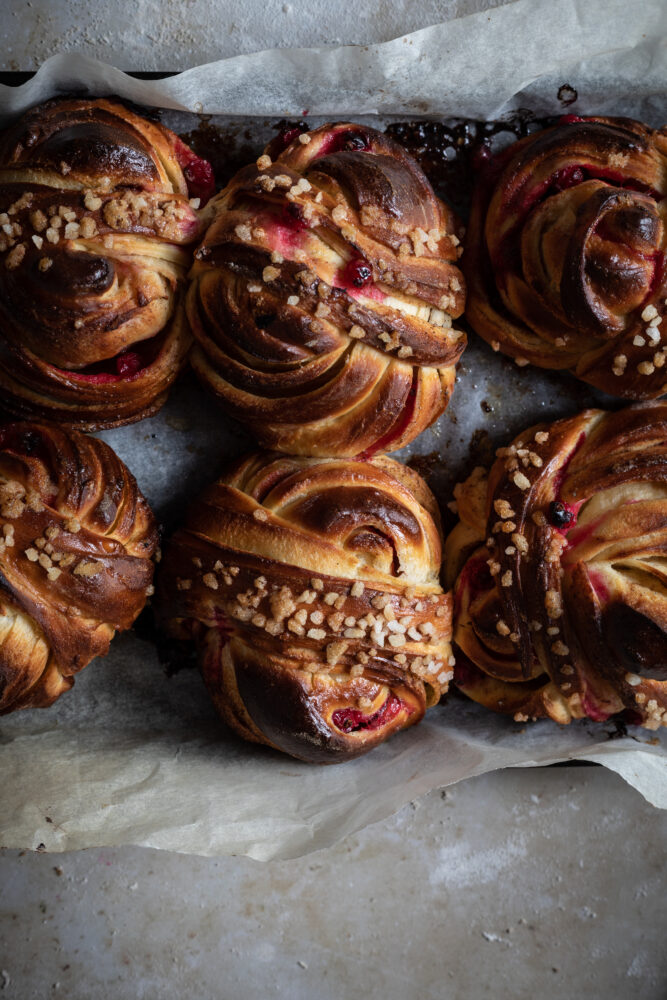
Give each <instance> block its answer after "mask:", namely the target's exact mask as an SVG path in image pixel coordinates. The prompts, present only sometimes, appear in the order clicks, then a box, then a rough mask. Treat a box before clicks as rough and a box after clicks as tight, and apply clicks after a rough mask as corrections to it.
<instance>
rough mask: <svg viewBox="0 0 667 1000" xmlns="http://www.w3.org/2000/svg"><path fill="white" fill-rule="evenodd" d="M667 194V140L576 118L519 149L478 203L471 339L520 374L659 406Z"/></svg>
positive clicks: (471, 233) (468, 257)
mask: <svg viewBox="0 0 667 1000" xmlns="http://www.w3.org/2000/svg"><path fill="white" fill-rule="evenodd" d="M665 195H667V130H665V129H660V130H655V129H650V128H647V127H646V126H645V125H642V124H641V123H640V122H635V121H630V120H629V119H625V118H598V119H581V118H574V119H573V120H567V121H565V122H564V123H563V124H560V125H556V126H554V127H552V128H548V129H545V130H544V131H543V132H538V133H536V134H534V135H530V136H528V137H527V138H525V139H522V140H521V141H520V142H517V143H515V144H514V145H513V146H511V147H510V148H509V149H508V150H506V151H505V152H504V153H501V154H500V155H499V156H498V157H497V158H496V160H495V161H494V162H492V164H491V165H490V168H488V169H487V171H485V172H483V173H482V175H481V176H480V179H479V182H478V185H477V188H476V191H475V194H474V198H473V206H472V213H471V217H470V226H469V229H468V237H467V240H466V253H465V260H464V269H465V273H466V278H467V282H468V304H467V307H466V317H467V319H468V320H469V321H470V324H471V325H472V327H473V329H474V330H476V332H477V333H479V334H480V336H482V337H483V338H484V339H485V340H486V341H487V342H488V343H490V344H491V345H492V346H493V347H494V348H495V349H496V350H501V351H503V352H504V353H505V354H509V355H510V357H512V358H514V359H515V360H516V361H517V362H518V363H519V364H527V363H528V362H530V364H533V365H537V366H538V367H540V368H552V369H568V370H569V371H570V372H571V373H572V374H573V375H576V376H577V378H580V379H582V380H583V381H584V382H588V383H589V384H590V385H594V386H596V387H597V388H598V389H603V390H604V391H605V392H608V393H611V394H612V395H614V396H623V397H625V398H627V399H652V398H655V397H656V396H660V395H662V394H663V393H664V392H665V391H666V390H667V368H665V357H666V356H667V355H666V350H665V346H664V344H663V342H662V336H661V330H663V327H662V326H660V323H661V319H662V317H664V315H665V297H666V296H667V270H666V269H665V259H664V255H665V246H666V242H667V241H666V237H665V216H664V202H663V201H662V199H664V197H665Z"/></svg>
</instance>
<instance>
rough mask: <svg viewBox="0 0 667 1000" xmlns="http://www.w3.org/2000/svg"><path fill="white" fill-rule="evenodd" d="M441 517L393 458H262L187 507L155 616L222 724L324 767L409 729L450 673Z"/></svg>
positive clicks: (166, 563)
mask: <svg viewBox="0 0 667 1000" xmlns="http://www.w3.org/2000/svg"><path fill="white" fill-rule="evenodd" d="M437 518H438V515H437V509H436V507H435V502H434V500H433V497H432V495H431V494H430V492H429V491H428V489H427V487H426V486H425V484H424V483H423V481H422V480H421V479H420V477H419V476H417V474H416V473H414V472H412V471H411V470H408V469H405V468H404V467H402V466H400V465H398V463H396V462H393V461H391V459H386V458H378V459H376V460H375V461H373V462H366V463H360V462H351V461H347V460H342V459H339V460H326V461H324V460H317V459H305V458H291V457H280V456H276V455H275V454H270V453H260V454H257V455H253V456H250V457H249V458H246V459H244V460H242V461H241V462H239V463H238V464H237V465H236V467H235V468H233V469H232V470H230V472H229V473H228V474H227V475H226V476H225V477H223V479H221V480H220V481H218V482H217V483H215V484H214V485H213V486H211V487H209V489H207V490H206V491H205V492H204V494H203V495H202V496H201V498H200V499H199V500H198V501H197V502H196V503H195V504H194V505H193V507H192V508H191V510H190V512H189V515H188V517H187V520H186V523H185V526H184V527H183V528H181V529H180V530H179V531H177V532H176V534H175V535H174V537H173V539H172V540H171V542H170V543H169V545H168V547H167V550H166V552H165V557H164V559H163V561H162V564H161V566H160V573H159V577H158V593H157V598H156V601H157V613H158V620H159V621H160V622H161V623H162V625H163V626H164V628H165V629H166V630H167V632H168V633H169V634H170V635H171V636H173V637H174V638H177V639H194V640H195V641H196V643H197V646H198V648H199V654H200V662H201V669H202V674H203V677H204V680H205V682H206V685H207V687H208V689H209V692H210V693H211V695H212V697H213V700H214V702H215V705H216V707H217V708H218V710H219V712H220V713H221V715H222V716H223V718H224V719H225V720H226V721H227V722H228V723H229V724H230V725H231V726H233V727H234V728H235V729H236V730H237V732H239V733H240V735H242V736H243V737H244V738H246V739H248V740H254V741H257V742H261V743H265V744H268V745H269V746H272V747H275V748H277V749H280V750H283V751H285V752H287V753H290V754H292V755H293V756H296V757H300V758H302V759H305V760H311V761H314V762H321V763H330V762H336V761H339V760H345V759H349V758H351V757H355V756H357V755H358V754H360V753H364V752H366V751H367V750H369V749H371V748H372V747H373V746H375V745H376V744H377V743H379V742H381V741H382V740H384V739H386V738H387V737H388V736H389V735H391V734H392V733H393V732H395V731H397V730H399V729H402V728H405V727H406V726H410V725H413V724H414V723H416V722H418V721H419V720H420V719H421V718H422V716H423V714H424V711H425V709H426V708H427V707H428V706H430V705H432V704H434V703H435V702H437V701H438V700H439V698H440V696H441V694H442V693H443V692H444V691H446V690H447V686H448V682H449V680H450V678H451V676H452V671H451V666H452V662H453V661H452V659H451V646H450V643H449V640H450V636H451V601H450V597H449V595H446V594H444V593H443V592H442V588H441V587H440V584H439V579H438V573H439V568H440V559H441V542H440V531H439V525H438V519H437Z"/></svg>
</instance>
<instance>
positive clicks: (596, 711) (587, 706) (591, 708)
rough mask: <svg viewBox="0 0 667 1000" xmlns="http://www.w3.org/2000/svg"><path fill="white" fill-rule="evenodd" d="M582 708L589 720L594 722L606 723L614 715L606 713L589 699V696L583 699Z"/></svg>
mask: <svg viewBox="0 0 667 1000" xmlns="http://www.w3.org/2000/svg"><path fill="white" fill-rule="evenodd" d="M581 707H582V708H583V710H584V712H585V713H586V715H587V716H588V718H589V719H592V720H593V722H606V721H607V719H608V718H610V716H611V714H612V713H611V712H604V711H603V710H602V709H601V708H599V707H598V706H597V705H596V704H595V702H594V701H592V700H591V699H590V698H589V697H588V695H584V697H583V698H582V699H581Z"/></svg>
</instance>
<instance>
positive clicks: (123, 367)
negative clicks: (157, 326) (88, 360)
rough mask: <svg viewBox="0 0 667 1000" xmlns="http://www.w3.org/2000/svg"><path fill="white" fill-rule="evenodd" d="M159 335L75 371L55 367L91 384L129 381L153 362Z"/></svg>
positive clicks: (159, 339) (61, 372)
mask: <svg viewBox="0 0 667 1000" xmlns="http://www.w3.org/2000/svg"><path fill="white" fill-rule="evenodd" d="M162 341H163V338H162V336H161V335H158V336H157V337H151V338H150V340H141V341H138V342H137V343H135V344H133V345H132V350H129V351H122V352H121V353H120V354H116V355H115V356H114V357H113V358H104V359H103V360H102V361H95V362H94V363H93V364H91V365H86V367H85V368H79V369H77V370H76V371H75V370H71V369H64V368H55V371H57V372H59V374H61V375H68V376H69V377H70V378H76V379H82V380H84V381H86V382H89V383H91V384H92V385H105V384H107V383H109V382H131V381H133V380H134V379H136V378H139V376H140V375H142V374H143V372H144V371H145V370H146V368H148V367H150V365H152V364H153V362H154V361H155V359H156V358H157V356H158V354H159V353H160V348H161V346H162Z"/></svg>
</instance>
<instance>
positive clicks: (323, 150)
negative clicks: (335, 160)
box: [317, 130, 371, 157]
mask: <svg viewBox="0 0 667 1000" xmlns="http://www.w3.org/2000/svg"><path fill="white" fill-rule="evenodd" d="M370 148H371V144H370V139H369V138H368V136H367V135H366V133H365V132H351V131H349V130H347V131H343V132H334V133H333V134H332V135H330V136H329V138H328V139H326V140H325V142H323V143H322V145H321V146H320V148H319V150H318V153H317V155H318V157H320V156H329V154H330V153H342V152H353V153H362V152H368V151H369V150H370Z"/></svg>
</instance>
